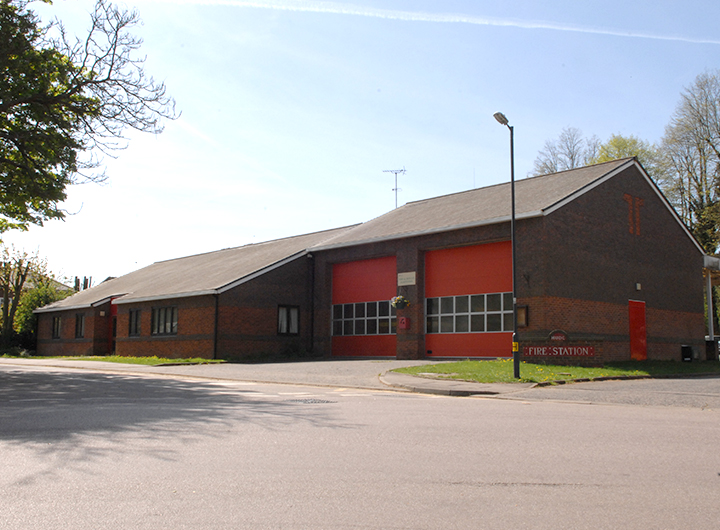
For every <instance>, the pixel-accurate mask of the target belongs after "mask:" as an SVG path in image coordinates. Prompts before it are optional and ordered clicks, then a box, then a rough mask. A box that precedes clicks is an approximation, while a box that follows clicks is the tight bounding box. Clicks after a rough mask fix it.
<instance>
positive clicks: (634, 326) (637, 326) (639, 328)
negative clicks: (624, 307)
mask: <svg viewBox="0 0 720 530" xmlns="http://www.w3.org/2000/svg"><path fill="white" fill-rule="evenodd" d="M628 304H629V308H628V311H629V317H630V318H629V320H630V358H631V359H632V360H633V361H644V360H646V359H647V327H646V324H645V302H640V301H637V300H630V301H629V302H628Z"/></svg>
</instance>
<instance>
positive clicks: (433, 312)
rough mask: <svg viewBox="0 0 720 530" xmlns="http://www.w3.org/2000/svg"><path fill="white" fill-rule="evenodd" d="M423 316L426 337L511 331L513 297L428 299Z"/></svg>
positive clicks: (500, 295)
mask: <svg viewBox="0 0 720 530" xmlns="http://www.w3.org/2000/svg"><path fill="white" fill-rule="evenodd" d="M425 315H426V325H425V332H426V333H485V332H493V331H512V330H513V300H512V293H492V294H473V295H461V296H441V297H438V298H428V299H427V300H426V302H425Z"/></svg>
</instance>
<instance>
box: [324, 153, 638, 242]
mask: <svg viewBox="0 0 720 530" xmlns="http://www.w3.org/2000/svg"><path fill="white" fill-rule="evenodd" d="M634 163H635V161H634V159H633V158H625V159H621V160H615V161H612V162H607V163H603V164H597V165H594V166H587V167H583V168H579V169H573V170H569V171H563V172H560V173H553V174H551V175H544V176H540V177H531V178H526V179H522V180H516V181H515V204H516V206H515V214H516V217H517V218H519V219H522V218H527V217H536V216H540V215H543V214H544V213H546V212H547V210H548V209H551V208H552V207H553V206H554V205H556V204H558V203H559V202H561V201H563V200H564V199H568V198H573V197H574V196H575V195H576V194H578V193H583V192H584V191H585V190H586V189H587V188H588V187H591V186H592V185H593V184H594V183H596V182H597V181H598V180H601V179H602V177H605V176H608V175H612V174H613V173H614V172H615V171H616V170H619V169H624V168H625V167H626V166H629V165H632V164H634ZM510 212H511V206H510V183H509V182H506V183H503V184H498V185H495V186H488V187H485V188H478V189H474V190H470V191H464V192H461V193H455V194H452V195H445V196H442V197H435V198H432V199H426V200H422V201H416V202H409V203H407V204H405V205H404V206H401V207H399V208H397V209H395V210H393V211H391V212H389V213H387V214H385V215H382V216H380V217H377V218H375V219H373V220H371V221H368V222H366V223H363V224H361V225H357V226H356V227H354V228H352V229H350V230H347V231H345V232H342V233H338V234H337V235H335V236H334V237H333V238H331V239H329V240H327V241H324V242H322V243H319V244H318V245H317V248H316V249H315V250H320V249H326V248H332V247H341V246H349V245H356V244H360V243H366V242H371V241H378V240H384V239H396V238H401V237H409V236H413V235H421V234H427V233H432V232H446V231H448V230H456V229H459V228H464V227H471V226H481V225H488V224H495V223H499V222H503V221H507V220H509V219H510Z"/></svg>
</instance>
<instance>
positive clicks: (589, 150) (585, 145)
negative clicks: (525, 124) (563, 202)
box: [532, 127, 599, 176]
mask: <svg viewBox="0 0 720 530" xmlns="http://www.w3.org/2000/svg"><path fill="white" fill-rule="evenodd" d="M598 144H599V140H598V138H597V137H596V136H593V137H592V138H589V139H584V138H583V135H582V131H580V129H576V128H575V127H565V128H564V129H563V130H562V132H561V133H560V136H559V137H558V139H557V140H548V141H547V142H545V146H544V147H543V149H542V150H541V151H540V152H539V153H538V156H537V158H536V159H535V162H534V164H533V171H532V175H535V176H538V175H548V174H550V173H557V172H558V171H566V170H568V169H575V168H576V167H582V166H585V165H587V164H588V163H589V162H588V161H589V160H590V159H592V158H593V157H595V156H596V154H597V149H598Z"/></svg>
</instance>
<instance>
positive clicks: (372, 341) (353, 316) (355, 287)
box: [332, 256, 397, 357]
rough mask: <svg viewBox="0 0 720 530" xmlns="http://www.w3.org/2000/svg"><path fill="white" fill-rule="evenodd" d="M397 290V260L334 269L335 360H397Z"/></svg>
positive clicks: (374, 260)
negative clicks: (394, 302)
mask: <svg viewBox="0 0 720 530" xmlns="http://www.w3.org/2000/svg"><path fill="white" fill-rule="evenodd" d="M396 289H397V266H396V260H395V256H388V257H385V258H377V259H369V260H361V261H352V262H348V263H337V264H335V265H333V288H332V304H333V307H332V319H333V322H332V354H333V356H344V357H395V356H396V339H395V328H396V319H395V312H394V309H392V308H391V307H390V302H389V301H390V299H391V298H392V297H393V296H395V294H397V293H396Z"/></svg>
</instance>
